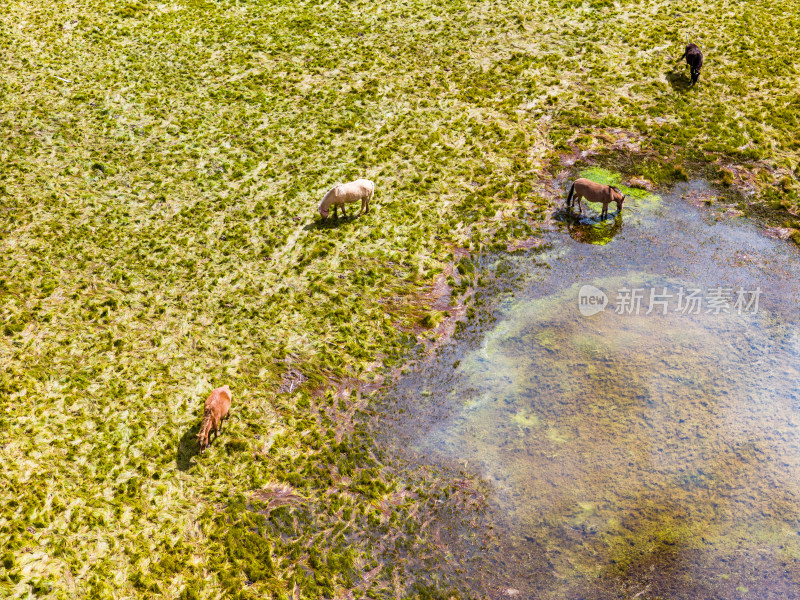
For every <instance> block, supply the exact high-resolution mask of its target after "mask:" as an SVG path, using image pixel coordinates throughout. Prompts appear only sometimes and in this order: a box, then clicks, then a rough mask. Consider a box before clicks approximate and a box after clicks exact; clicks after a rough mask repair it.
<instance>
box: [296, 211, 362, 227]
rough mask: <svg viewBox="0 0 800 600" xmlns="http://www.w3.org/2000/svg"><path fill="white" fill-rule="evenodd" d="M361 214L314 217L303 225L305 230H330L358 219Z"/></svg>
mask: <svg viewBox="0 0 800 600" xmlns="http://www.w3.org/2000/svg"><path fill="white" fill-rule="evenodd" d="M359 216H360V215H358V214H355V215H352V216H347V217H338V218H336V217H328V218H327V219H324V220H323V219H314V220H313V221H311V223H308V224H307V225H306V226H305V227H303V231H328V230H331V229H338V228H339V227H342V226H343V225H349V224H350V223H353V222H354V221H358V218H359Z"/></svg>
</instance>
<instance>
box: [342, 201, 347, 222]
mask: <svg viewBox="0 0 800 600" xmlns="http://www.w3.org/2000/svg"><path fill="white" fill-rule="evenodd" d="M342 216H343V217H344V218H345V219H346V218H347V213H346V212H345V210H344V202H342Z"/></svg>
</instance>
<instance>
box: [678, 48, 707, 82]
mask: <svg viewBox="0 0 800 600" xmlns="http://www.w3.org/2000/svg"><path fill="white" fill-rule="evenodd" d="M684 58H685V59H686V64H687V65H689V70H690V72H691V74H692V85H694V84H695V83H697V80H698V79H700V67H702V66H703V53H702V52H700V48H698V47H697V45H696V44H687V46H686V51H685V52H684V53H683V55H682V56H681V57H680V58H679V59H678V60H683V59H684Z"/></svg>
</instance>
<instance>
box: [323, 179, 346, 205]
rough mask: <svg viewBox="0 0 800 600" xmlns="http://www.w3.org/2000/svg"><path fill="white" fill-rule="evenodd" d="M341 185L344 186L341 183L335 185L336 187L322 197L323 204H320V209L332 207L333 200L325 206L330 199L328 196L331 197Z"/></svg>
mask: <svg viewBox="0 0 800 600" xmlns="http://www.w3.org/2000/svg"><path fill="white" fill-rule="evenodd" d="M340 185H342V184H341V183H337V184H336V185H334V186H333V187H332V188H331V189H329V190H328V191H327V192H325V195H324V196H323V197H322V202H320V203H319V207H320V208H328V207H329V206H330V205H331V202H333V200H331V201H330V202H328V204H327V205H326V204H325V201H326V200H327V199H328V196H330V195H331V192H332V191H333V190H335V189H336V188H337V187H339V186H340Z"/></svg>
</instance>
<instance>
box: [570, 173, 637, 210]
mask: <svg viewBox="0 0 800 600" xmlns="http://www.w3.org/2000/svg"><path fill="white" fill-rule="evenodd" d="M573 193H574V194H575V196H574V197H573ZM581 198H586V201H587V202H599V203H600V204H602V205H603V210H602V212H601V213H600V218H601V219H605V218H606V217H607V216H608V205H609V204H611V203H612V202H614V203H616V205H617V214H619V212H620V211H621V210H622V203H623V202H625V194H623V193H622V192H621V191H619V190H618V189H617V188H615V187H614V186H611V185H605V184H603V183H596V182H594V181H592V180H591V179H583V178H581V179H576V180H575V183H573V184H572V187H571V188H569V195H568V196H567V208H572V202H573V201H574V200H577V201H578V208H579V209H580V212H581V214H583V204H581Z"/></svg>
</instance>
